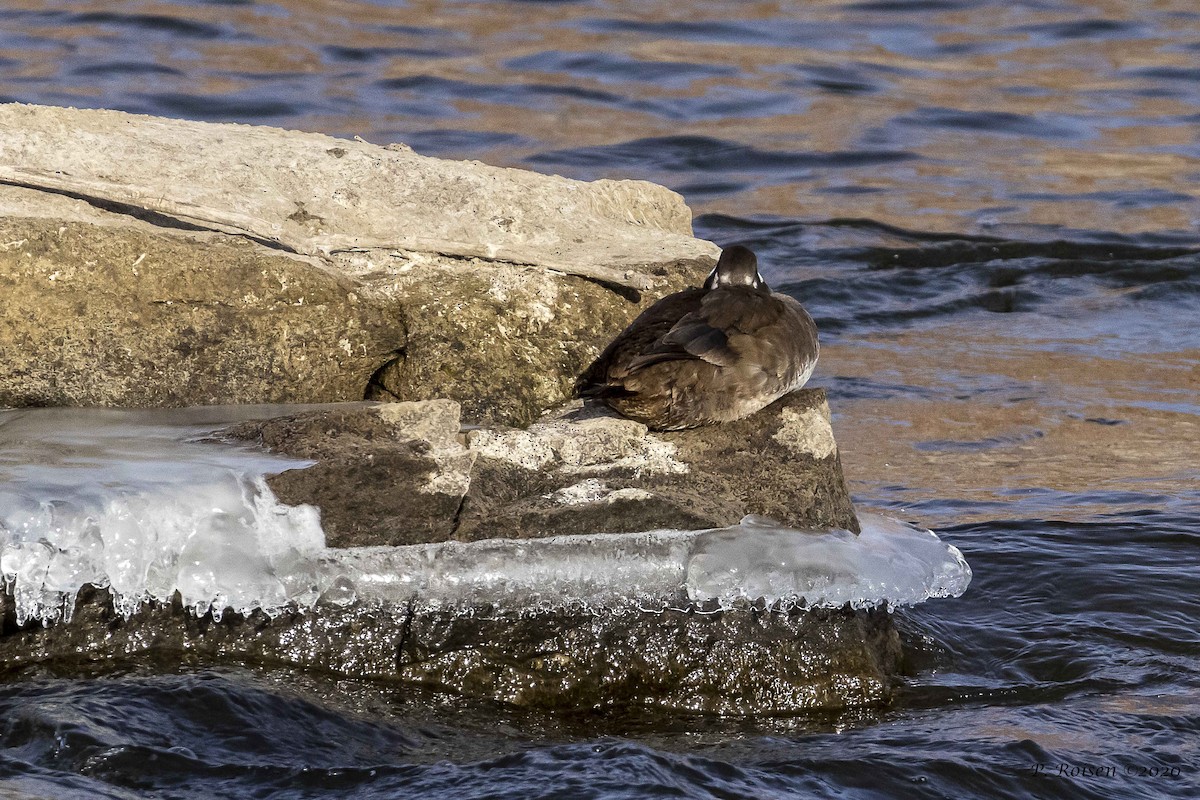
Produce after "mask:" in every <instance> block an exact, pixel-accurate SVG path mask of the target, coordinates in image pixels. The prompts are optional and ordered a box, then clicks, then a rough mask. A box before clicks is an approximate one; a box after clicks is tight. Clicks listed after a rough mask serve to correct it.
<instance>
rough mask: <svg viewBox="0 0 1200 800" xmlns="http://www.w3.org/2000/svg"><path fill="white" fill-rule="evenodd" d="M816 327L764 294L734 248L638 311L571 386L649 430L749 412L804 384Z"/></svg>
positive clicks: (752, 263)
mask: <svg viewBox="0 0 1200 800" xmlns="http://www.w3.org/2000/svg"><path fill="white" fill-rule="evenodd" d="M817 351H818V346H817V326H816V324H815V323H813V320H812V317H810V316H809V315H808V312H807V311H805V310H804V308H803V306H801V305H800V304H799V303H798V302H796V301H795V300H794V299H792V298H791V297H788V296H787V295H782V294H776V293H774V292H772V291H771V289H770V288H769V287H768V286H767V284H766V282H765V281H764V280H763V279H762V276H761V275H759V274H758V259H757V258H756V257H755V255H754V253H753V252H751V251H750V250H749V249H747V248H745V247H742V246H740V245H733V246H731V247H727V248H725V249H724V250H723V251H722V252H721V258H720V260H718V261H717V266H716V268H715V269H713V271H712V272H711V273H710V274H709V276H708V279H707V280H705V281H704V285H703V286H702V287H700V288H695V289H684V290H683V291H682V292H676V293H675V294H672V295H668V296H667V297H664V298H663V299H661V300H659V301H658V302H657V303H655V304H654V305H652V306H650V307H649V308H648V309H646V310H645V311H643V312H642V313H641V314H640V315H639V316H638V318H637V319H635V320H634V321H633V322H632V323H630V325H629V327H628V328H626V329H625V330H624V331H622V332H621V334H620V335H619V336H617V338H616V339H614V340H613V341H612V343H611V344H610V345H609V346H608V347H607V348H605V350H604V352H603V353H601V354H600V357H599V358H597V359H596V360H595V361H594V362H592V365H591V366H590V367H588V368H587V370H586V371H585V372H584V373H583V375H581V376H580V377H579V380H578V381H576V383H575V391H576V393H577V394H578V395H579V396H580V397H591V398H596V399H598V400H600V401H601V402H603V403H605V404H607V405H608V406H609V407H611V408H613V409H614V410H616V411H618V412H619V413H621V414H623V415H625V416H626V417H629V418H630V419H635V420H637V421H639V422H643V423H645V424H646V425H648V426H650V427H651V428H654V429H656V430H668V431H669V430H678V429H680V428H694V427H697V426H699V425H709V424H712V423H715V422H728V421H730V420H735V419H741V418H742V417H746V416H749V415H750V414H753V413H754V412H755V411H758V410H759V409H761V408H763V407H765V406H767V405H769V404H770V403H773V402H774V401H775V400H778V399H779V398H780V397H783V396H784V395H785V394H787V393H788V392H792V391H795V390H796V389H799V388H800V387H801V386H803V385H804V383H805V381H807V380H808V378H809V376H811V375H812V371H813V367H814V366H815V365H816V363H817Z"/></svg>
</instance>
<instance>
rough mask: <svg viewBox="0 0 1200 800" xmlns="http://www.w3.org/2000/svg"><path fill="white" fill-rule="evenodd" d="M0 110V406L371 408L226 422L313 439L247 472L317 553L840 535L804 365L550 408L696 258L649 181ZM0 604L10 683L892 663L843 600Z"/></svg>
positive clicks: (841, 518) (699, 685) (712, 685)
mask: <svg viewBox="0 0 1200 800" xmlns="http://www.w3.org/2000/svg"><path fill="white" fill-rule="evenodd" d="M0 128H2V129H3V130H4V131H5V133H4V134H3V135H2V136H0V293H3V294H4V296H5V298H6V300H7V301H8V302H6V303H4V304H0V405H121V406H128V407H156V406H184V405H192V404H216V403H236V404H250V403H282V402H292V403H294V402H310V403H312V402H315V403H329V402H334V401H346V400H351V401H361V400H364V399H375V400H383V401H388V402H384V403H382V404H367V403H363V404H357V403H356V404H353V405H351V406H350V407H346V406H338V407H336V408H323V409H318V410H309V411H304V412H300V413H294V414H287V415H284V416H281V417H275V418H271V419H267V420H259V421H256V422H247V423H241V424H239V425H236V426H233V427H232V428H230V429H228V430H227V431H226V432H225V434H224V435H226V436H228V437H230V438H235V439H240V440H243V441H254V442H257V443H259V444H261V445H263V446H265V447H268V448H270V449H272V450H275V451H277V452H281V453H286V454H289V455H292V456H296V457H299V458H303V459H307V460H311V461H313V462H314V463H313V465H312V466H310V467H308V468H307V469H296V470H289V471H286V472H283V473H280V474H278V475H275V476H273V477H271V478H270V479H269V481H268V483H269V485H270V486H271V488H272V490H273V491H274V492H275V493H276V495H277V496H278V497H279V499H280V500H281V501H282V502H284V503H291V504H299V503H312V504H314V505H317V506H319V507H320V508H321V511H322V515H323V519H324V529H325V532H326V534H327V544H328V545H329V547H330V548H331V549H330V550H329V552H331V553H335V552H337V551H338V549H339V548H347V547H394V546H398V545H406V544H418V543H431V542H446V541H451V542H453V541H459V542H475V541H477V540H483V539H495V538H508V539H529V538H539V537H548V536H557V535H569V534H576V533H581V532H596V531H606V532H612V533H619V532H625V531H630V532H632V531H648V530H652V529H659V528H673V529H704V528H719V527H725V526H728V525H731V524H733V523H736V522H737V521H738V520H740V519H741V518H742V517H743V516H745V515H747V514H758V515H763V516H769V517H773V518H775V519H778V520H779V521H781V522H783V523H785V524H787V525H791V526H794V527H801V528H804V527H815V528H847V529H850V530H853V531H857V530H858V522H857V519H856V517H855V515H854V509H853V507H852V505H851V502H850V497H849V494H848V491H847V488H846V484H845V479H844V477H843V475H842V471H841V462H840V458H839V455H838V452H837V447H836V443H835V441H834V438H833V434H832V430H831V428H830V424H829V409H828V405H827V403H826V400H825V395H824V392H823V391H821V390H803V391H800V392H797V393H795V394H792V395H789V396H788V397H785V398H783V399H781V400H780V401H778V402H777V403H775V404H773V405H772V406H770V407H768V408H767V409H764V410H763V411H761V412H759V413H758V414H755V415H753V416H752V417H749V418H747V419H745V420H741V421H738V422H735V423H729V424H726V425H721V426H716V427H709V428H702V429H697V430H692V431H679V432H672V433H661V434H659V433H651V432H649V431H647V430H646V428H645V427H644V426H642V425H640V424H639V423H636V422H633V421H631V420H627V419H623V418H620V417H617V416H615V415H614V414H612V413H611V412H609V411H608V410H607V409H603V408H597V407H592V406H584V405H582V404H580V403H578V402H570V401H569V396H570V392H571V388H572V384H573V382H574V379H575V377H576V376H577V375H578V373H579V372H580V371H581V370H582V369H583V368H584V367H586V366H587V364H588V363H590V362H591V360H592V359H593V358H594V357H595V356H596V355H597V354H598V353H599V352H600V350H601V349H602V348H603V347H604V346H605V345H606V344H607V342H608V341H609V339H610V338H611V337H612V336H613V335H614V334H615V333H616V332H618V331H619V330H621V329H622V328H623V327H624V326H625V325H626V324H627V323H628V322H629V321H630V320H631V319H632V318H633V317H634V316H635V315H636V314H637V313H639V312H640V311H641V310H642V308H643V307H644V306H646V305H648V304H649V303H650V302H653V301H654V300H655V299H657V298H658V297H660V296H662V295H664V294H667V293H669V292H671V291H675V290H677V289H680V288H682V287H684V286H687V285H694V284H696V283H698V282H699V280H700V279H701V278H702V276H703V275H704V274H705V273H707V272H708V271H709V269H711V267H712V265H713V263H714V262H715V258H716V255H717V252H718V251H717V248H716V247H715V246H714V245H711V244H710V243H707V242H702V241H700V240H697V239H695V238H694V237H693V236H692V235H691V214H690V211H689V210H688V209H687V207H686V205H684V204H683V201H682V199H681V198H680V197H679V196H678V195H676V194H674V193H673V192H670V191H668V190H666V189H663V188H662V187H658V186H655V185H653V184H649V183H644V182H640V181H596V182H593V183H584V182H579V181H571V180H567V179H564V178H560V177H557V176H544V175H537V174H535V173H531V172H525V171H522V170H505V169H497V168H493V167H488V166H485V165H482V164H478V163H475V162H449V161H439V160H437V159H429V158H425V157H422V156H419V155H417V154H415V153H413V152H412V151H411V150H410V149H408V148H405V147H403V146H399V145H394V146H388V147H376V146H374V145H370V144H368V143H365V142H361V141H354V142H350V141H344V140H337V139H332V138H330V137H326V136H321V135H317V134H305V133H297V132H292V131H280V130H274V129H269V128H259V127H251V126H242V125H213V124H204V123H193V122H183V121H176V120H163V119H155V118H151V117H142V116H136V115H129V114H121V113H118V112H110V111H80V110H75V109H58V108H47V107H35V106H22V105H16V104H8V105H0ZM391 401H401V402H391ZM547 408H551V409H555V410H554V411H553V412H552V413H550V414H543V411H544V410H545V409H547ZM464 423H467V424H464ZM507 426H521V427H507ZM342 552H343V553H344V552H345V551H342ZM402 588H403V587H402ZM312 596H314V597H315V596H316V590H315V589H314V590H313V593H312ZM416 597H417V595H416V594H414V595H413V598H416ZM0 617H2V618H3V624H2V625H0V670H2V671H4V672H5V673H9V674H16V673H18V672H20V671H21V670H24V669H27V668H36V667H38V666H39V665H42V666H44V665H47V664H61V665H67V666H68V667H73V668H78V669H95V668H97V667H98V666H102V665H105V664H109V665H112V664H115V663H117V662H118V661H120V660H121V659H125V658H132V659H144V658H146V657H153V658H154V659H155V663H156V664H157V663H160V662H162V663H166V664H170V663H172V662H178V663H180V664H182V663H202V664H219V663H227V662H243V663H252V664H253V663H261V664H286V665H291V666H296V667H300V668H304V669H313V670H320V671H326V672H329V673H332V674H335V675H347V676H353V677H366V678H377V679H382V680H395V681H398V682H401V683H407V684H417V685H421V686H426V687H433V688H437V689H441V690H449V691H454V692H457V693H459V694H462V695H464V696H467V697H472V698H482V699H488V700H493V701H500V702H506V703H512V704H516V705H522V706H528V707H537V708H551V709H559V710H566V709H575V708H580V707H595V706H599V707H606V706H622V705H626V706H630V705H632V706H646V707H660V708H664V709H677V710H689V711H703V712H707V713H721V714H758V713H796V712H799V711H806V710H812V709H817V708H823V709H831V708H844V707H848V706H862V705H877V704H881V703H885V702H886V701H887V700H888V699H889V698H890V696H891V694H892V691H893V686H894V681H895V675H896V674H897V671H898V669H899V663H900V645H899V638H898V635H897V633H896V630H895V628H894V625H893V621H892V618H891V616H890V615H889V614H888V613H887V612H886V611H882V610H876V611H853V610H850V609H849V608H843V609H838V610H827V609H817V610H811V611H791V612H782V611H770V610H766V609H762V608H755V607H754V606H753V605H752V604H751V605H748V606H747V607H745V608H737V609H734V610H728V611H719V610H715V609H706V608H696V607H693V606H690V605H687V604H684V603H680V604H679V607H675V606H674V605H672V606H666V607H664V608H663V609H662V610H661V611H653V612H651V611H644V610H639V609H637V608H636V607H632V608H631V607H621V608H616V607H614V608H604V609H579V608H555V609H548V608H541V607H538V608H526V609H504V610H500V609H497V608H495V607H489V606H488V605H487V603H486V602H484V603H482V604H481V605H479V606H478V607H473V608H471V609H467V610H466V612H464V610H463V609H458V610H450V609H441V610H439V609H436V608H421V607H418V605H417V604H416V603H415V600H409V601H408V602H407V604H405V602H404V599H403V598H399V599H398V601H397V602H396V603H394V604H392V605H387V604H379V603H376V604H371V603H367V602H365V601H362V600H354V601H350V600H348V601H347V602H346V604H343V605H339V604H337V603H335V602H332V601H331V600H328V599H327V601H326V602H322V603H319V604H318V605H317V606H316V607H315V608H314V609H312V610H310V611H308V612H305V613H300V612H288V613H284V614H281V615H279V616H277V617H276V618H274V619H270V618H268V617H267V616H266V615H265V614H262V613H261V612H256V613H253V614H250V615H249V616H247V617H240V616H238V615H236V614H232V613H230V614H226V615H224V617H223V618H222V619H220V620H219V621H216V620H214V619H213V617H212V615H211V614H209V615H206V616H203V617H199V618H197V617H196V616H195V614H193V613H191V612H190V611H188V610H187V609H184V608H182V607H181V606H180V604H179V603H175V604H151V605H149V606H146V607H144V608H143V609H142V610H140V611H138V612H136V613H134V614H133V616H132V617H130V618H129V619H125V618H123V617H121V616H120V615H119V614H116V613H115V612H114V610H113V608H112V602H111V597H110V596H109V595H108V593H107V591H106V590H104V589H95V588H88V589H85V590H84V591H83V592H81V593H80V595H79V597H78V601H77V604H76V607H75V613H74V618H73V619H72V620H71V621H70V622H68V623H62V624H56V625H52V626H49V627H42V626H41V625H40V624H39V623H31V624H28V625H25V626H23V627H20V628H18V627H17V626H16V624H15V615H14V614H13V608H12V603H11V598H9V597H6V596H4V593H3V592H0Z"/></svg>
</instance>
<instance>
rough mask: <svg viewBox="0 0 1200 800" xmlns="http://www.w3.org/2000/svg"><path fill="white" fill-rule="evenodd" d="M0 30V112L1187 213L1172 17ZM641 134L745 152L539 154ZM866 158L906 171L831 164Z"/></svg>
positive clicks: (1087, 9) (1025, 7) (30, 25)
mask: <svg viewBox="0 0 1200 800" xmlns="http://www.w3.org/2000/svg"><path fill="white" fill-rule="evenodd" d="M3 14H4V17H3V18H4V21H5V23H6V24H5V26H4V27H5V28H6V29H7V30H8V33H6V34H3V35H0V64H3V65H4V66H3V73H4V75H5V77H6V80H5V82H4V84H3V85H4V86H5V89H4V91H5V92H8V93H11V95H12V97H13V98H15V99H21V100H27V101H40V102H56V103H65V102H71V103H79V104H84V105H108V106H114V107H120V108H128V109H130V110H143V111H151V112H158V113H168V114H175V115H183V116H198V117H205V118H210V117H224V118H234V119H239V120H241V121H265V122H271V123H273V124H283V125H287V126H290V127H298V128H304V129H311V130H321V131H326V132H330V133H333V134H336V135H343V136H351V135H362V136H364V137H365V138H367V139H371V140H376V141H386V140H393V139H401V140H404V139H408V140H414V141H416V142H417V143H418V145H420V146H421V147H422V149H425V150H429V151H435V152H437V153H439V154H452V155H457V156H463V157H474V158H481V159H483V160H486V161H490V162H493V163H501V164H509V165H523V164H525V163H527V162H528V161H529V159H531V158H534V157H535V156H542V158H541V159H540V160H537V161H535V162H534V163H535V164H536V165H537V166H538V167H539V168H542V169H548V170H554V171H559V172H565V173H570V174H577V175H580V176H583V177H598V176H602V175H603V176H627V177H648V178H652V179H657V180H661V181H664V182H666V183H668V184H670V185H673V186H676V187H679V188H682V189H684V190H685V191H687V192H688V194H689V196H690V199H692V201H693V205H694V207H695V208H696V210H697V211H698V212H708V211H721V212H725V213H733V214H738V215H743V216H745V215H750V214H778V215H781V216H786V217H802V218H824V217H841V216H852V217H869V218H872V219H876V220H879V221H884V222H889V223H894V224H899V225H905V226H907V227H915V228H920V229H925V230H933V229H940V230H960V231H962V230H981V229H988V230H997V229H1003V230H1005V231H1007V232H1008V233H1010V234H1012V233H1014V232H1015V233H1022V232H1023V233H1025V234H1027V235H1028V234H1029V233H1030V232H1041V231H1042V229H1043V228H1044V227H1046V226H1051V227H1066V228H1083V229H1088V230H1106V231H1119V232H1126V233H1136V232H1144V231H1151V232H1162V231H1186V232H1188V233H1194V232H1195V228H1196V225H1197V221H1198V220H1200V199H1198V195H1197V188H1196V186H1197V177H1198V176H1200V142H1198V140H1197V120H1198V119H1200V89H1198V88H1197V84H1198V83H1200V80H1198V78H1200V75H1198V74H1197V69H1198V68H1197V59H1198V57H1200V14H1198V13H1197V8H1196V6H1195V4H1194V3H1192V2H1185V1H1184V0H1179V1H1178V2H1171V1H1169V0H1161V1H1160V2H1151V3H1145V2H1139V1H1138V0H1073V1H1069V0H1068V1H1066V2H1059V3H1053V4H1037V5H1036V6H1034V5H1031V4H1010V3H1000V2H993V3H989V2H976V1H972V2H967V1H966V0H964V2H962V3H953V2H947V3H938V4H928V3H923V4H919V5H918V6H915V7H912V8H911V9H909V10H905V4H903V3H888V2H880V3H841V2H828V1H826V2H817V3H804V4H790V3H789V4H780V3H757V2H756V3H739V4H730V3H727V2H706V3H705V2H701V3H688V4H684V5H681V4H678V3H667V2H637V3H634V2H585V3H520V2H504V3H456V2H430V1H429V0H425V1H424V2H421V1H418V2H411V3H408V4H405V5H403V6H402V7H391V4H388V3H367V2H333V1H330V0H325V1H324V2H314V1H312V0H310V1H309V2H295V3H289V4H281V5H274V4H266V3H245V4H236V3H235V4H230V3H202V2H153V1H152V0H140V1H135V2H128V3H122V4H120V6H113V4H111V3H108V2H97V1H96V0H83V1H82V2H79V1H76V0H73V1H72V2H65V0H42V1H40V2H39V1H36V0H16V2H13V3H9V4H7V10H6V11H4V12H3ZM657 137H707V138H709V139H714V140H720V141H723V142H730V143H736V144H739V145H745V146H748V147H751V148H754V149H755V151H756V152H755V153H750V154H747V155H746V156H745V157H744V159H742V163H738V159H736V158H735V159H734V160H733V161H732V162H730V163H726V164H723V165H722V166H720V167H719V168H716V169H713V170H710V166H709V165H706V163H705V161H706V154H705V153H704V148H703V147H699V148H696V151H695V152H693V153H692V154H691V160H690V162H689V163H687V164H681V165H672V164H664V163H663V159H661V158H658V157H656V154H655V147H654V145H653V144H648V145H647V146H645V147H644V148H635V150H638V152H637V153H636V154H635V156H633V157H621V156H619V155H617V154H608V155H609V156H610V157H608V158H606V157H605V153H603V152H601V153H599V154H597V156H596V158H595V159H592V160H589V161H588V162H587V163H585V164H581V163H579V161H578V159H574V158H571V157H562V158H558V159H556V158H553V157H550V158H546V157H545V154H546V153H547V152H548V151H549V152H557V151H570V152H572V153H577V152H578V151H580V150H586V149H587V148H607V147H611V146H613V145H618V144H622V143H628V142H636V141H638V140H641V139H647V138H657ZM876 151H880V152H886V153H890V154H893V155H896V156H903V158H896V159H895V160H893V161H890V162H888V161H884V162H882V163H881V162H878V161H872V162H870V163H866V164H861V165H856V164H855V162H854V160H853V159H847V158H844V157H842V156H841V155H839V154H847V153H858V154H862V153H870V152H876ZM780 155H782V156H784V158H783V159H782V166H781V165H780V164H779V163H777V159H775V158H773V157H774V156H780ZM789 155H791V156H795V155H802V156H804V158H801V159H799V161H796V160H795V159H793V160H792V161H791V162H789V159H788V158H787V157H786V156H789ZM714 184H719V186H716V185H714ZM1041 235H1044V232H1041Z"/></svg>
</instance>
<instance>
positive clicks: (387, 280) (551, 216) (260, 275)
mask: <svg viewBox="0 0 1200 800" xmlns="http://www.w3.org/2000/svg"><path fill="white" fill-rule="evenodd" d="M715 253H716V248H715V247H714V246H713V245H711V244H709V243H707V242H702V241H699V240H697V239H695V238H693V237H692V235H691V222H690V212H689V211H688V209H687V206H686V205H684V203H683V201H682V199H681V198H680V197H679V196H678V195H676V194H674V193H672V192H670V191H668V190H666V189H663V188H662V187H659V186H655V185H653V184H649V183H645V182H640V181H597V182H593V183H584V182H580V181H572V180H567V179H564V178H559V177H556V176H544V175H539V174H536V173H532V172H526V171H522V170H513V169H500V168H495V167H489V166H485V165H483V164H479V163H477V162H453V161H442V160H438V159H432V158H426V157H423V156H420V155H417V154H416V153H414V152H412V151H411V150H410V149H408V148H405V147H403V146H390V147H387V148H384V147H377V146H375V145H371V144H368V143H366V142H362V141H357V140H356V141H347V140H341V139H334V138H331V137H328V136H322V135H319V134H308V133H298V132H294V131H282V130H276V129H271V128H261V127H250V126H243V125H214V124H206V123H195V122H183V121H177V120H164V119H157V118H153V117H143V116H135V115H130V114H123V113H118V112H112V111H84V110H76V109H62V108H48V107H38V106H24V105H16V104H10V105H0V293H3V295H4V297H5V300H6V302H5V303H3V304H2V305H0V405H46V404H58V405H95V404H101V405H124V406H162V405H187V404H207V403H215V402H224V403H246V402H323V401H331V400H354V399H363V398H364V397H370V398H380V399H401V400H420V399H431V398H436V397H449V398H452V399H455V400H457V401H458V402H459V403H460V404H461V405H462V408H463V411H464V414H465V415H466V417H467V418H468V419H471V420H474V421H486V422H507V423H510V424H526V423H528V422H530V421H532V420H533V419H535V418H536V417H537V415H538V414H539V413H541V411H542V410H543V409H544V408H546V407H549V406H551V405H554V404H556V403H559V402H561V401H562V400H563V399H565V398H566V397H567V396H568V393H569V390H570V386H571V382H572V380H573V379H574V377H575V375H576V374H577V373H578V372H579V371H580V370H581V369H582V368H583V367H585V366H586V365H587V364H588V363H589V361H590V360H591V359H592V358H593V357H594V356H595V355H596V353H597V352H598V351H599V350H600V348H601V347H603V345H604V344H606V342H607V340H608V339H609V338H610V337H611V336H612V335H613V333H614V332H615V331H616V330H619V329H620V328H621V327H622V326H623V325H624V324H626V323H627V322H628V321H629V320H630V319H631V318H632V317H633V316H634V315H635V314H637V313H638V311H639V310H640V309H641V308H642V307H643V306H644V305H645V304H646V303H648V302H650V301H652V300H654V299H656V298H657V297H659V296H661V295H662V294H665V293H667V292H670V291H674V290H676V289H678V288H681V287H682V286H684V285H686V284H690V283H694V282H695V281H697V280H698V279H699V277H700V276H701V275H702V274H703V273H704V272H705V271H706V270H707V269H709V268H710V267H711V264H712V261H713V258H714V255H715Z"/></svg>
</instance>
